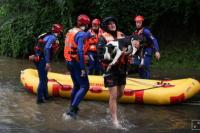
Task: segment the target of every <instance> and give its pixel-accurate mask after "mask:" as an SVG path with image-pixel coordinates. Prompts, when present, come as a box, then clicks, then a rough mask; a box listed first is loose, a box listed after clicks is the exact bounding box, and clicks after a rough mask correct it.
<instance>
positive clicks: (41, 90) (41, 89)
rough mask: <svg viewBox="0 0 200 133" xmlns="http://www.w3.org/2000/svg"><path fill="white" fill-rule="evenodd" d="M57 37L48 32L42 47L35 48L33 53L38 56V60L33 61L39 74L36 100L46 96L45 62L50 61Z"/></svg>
mask: <svg viewBox="0 0 200 133" xmlns="http://www.w3.org/2000/svg"><path fill="white" fill-rule="evenodd" d="M56 41H57V37H56V36H55V35H54V34H48V35H46V36H45V37H44V38H43V47H42V49H36V50H35V55H36V56H38V57H39V60H38V61H37V62H35V65H36V68H37V71H38V76H39V85H38V89H37V101H42V100H44V99H45V98H47V97H48V88H47V82H48V78H47V73H48V72H47V70H46V63H49V62H50V59H51V56H52V54H53V53H52V51H53V47H54V45H55V44H56Z"/></svg>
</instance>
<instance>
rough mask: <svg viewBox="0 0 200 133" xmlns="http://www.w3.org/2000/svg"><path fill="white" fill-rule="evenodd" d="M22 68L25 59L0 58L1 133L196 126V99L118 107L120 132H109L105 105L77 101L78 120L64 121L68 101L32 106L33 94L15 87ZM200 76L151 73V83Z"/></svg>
mask: <svg viewBox="0 0 200 133" xmlns="http://www.w3.org/2000/svg"><path fill="white" fill-rule="evenodd" d="M52 65H53V71H54V72H60V73H65V72H66V71H67V70H66V67H65V64H64V63H60V62H59V63H56V62H54V63H53V64H52ZM26 68H35V67H34V65H33V64H32V63H30V62H28V61H27V60H18V59H12V58H5V57H0V133H7V132H17V133H18V132H20V133H43V132H46V133H55V132H58V133H59V132H61V133H62V132H63V133H64V132H90V133H93V132H105V133H106V132H109V133H110V132H171V131H172V132H176V131H178V132H181V131H184V132H192V131H198V130H192V126H195V124H197V123H195V122H194V120H200V113H199V112H200V94H197V95H196V96H195V97H193V98H192V99H190V100H189V101H187V102H185V103H182V104H177V105H168V106H153V105H137V104H119V106H118V115H119V120H120V123H121V124H122V126H123V129H115V128H113V127H112V125H111V121H110V119H111V118H110V115H109V114H108V113H107V110H108V103H107V102H96V101H82V103H81V105H80V108H81V111H80V114H79V117H78V119H77V120H63V118H62V114H63V113H64V112H65V110H66V109H67V106H68V105H69V101H70V100H69V99H65V98H59V97H58V98H53V99H52V100H50V101H48V102H47V103H45V104H42V105H37V104H36V102H35V101H36V97H35V95H32V94H30V93H28V92H27V91H26V90H25V89H23V86H22V85H21V83H20V79H19V77H20V71H21V70H24V69H26ZM175 72H176V73H175ZM199 75H200V72H198V71H195V70H156V69H152V77H153V78H155V79H161V78H162V79H164V78H170V79H178V78H185V77H192V78H197V79H200V77H199ZM132 76H135V77H137V75H135V74H134V75H132ZM199 127H200V126H199ZM196 128H198V125H197V126H196ZM199 131H200V130H199Z"/></svg>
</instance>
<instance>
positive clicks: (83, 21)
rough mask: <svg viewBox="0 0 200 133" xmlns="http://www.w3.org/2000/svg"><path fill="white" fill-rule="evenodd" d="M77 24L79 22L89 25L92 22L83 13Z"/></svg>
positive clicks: (79, 23) (79, 24) (80, 24)
mask: <svg viewBox="0 0 200 133" xmlns="http://www.w3.org/2000/svg"><path fill="white" fill-rule="evenodd" d="M77 24H78V26H82V25H89V24H90V18H89V17H88V16H87V15H85V14H81V15H79V16H78V18H77Z"/></svg>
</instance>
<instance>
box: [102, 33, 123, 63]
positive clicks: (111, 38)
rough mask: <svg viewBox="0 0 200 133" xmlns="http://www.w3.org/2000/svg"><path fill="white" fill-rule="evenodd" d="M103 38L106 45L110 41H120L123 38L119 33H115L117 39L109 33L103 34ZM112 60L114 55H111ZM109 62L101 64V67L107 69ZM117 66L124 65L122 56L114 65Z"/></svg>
mask: <svg viewBox="0 0 200 133" xmlns="http://www.w3.org/2000/svg"><path fill="white" fill-rule="evenodd" d="M102 36H103V38H104V39H105V41H106V43H107V44H108V43H109V42H110V41H113V40H116V39H122V38H124V34H123V33H122V32H120V31H117V37H116V38H114V37H113V36H112V35H111V34H110V33H108V32H104V33H103V34H102ZM111 56H112V58H114V56H115V55H111ZM108 63H109V62H103V66H104V67H107V66H108ZM116 64H117V65H121V64H125V56H124V55H123V54H122V56H121V57H120V58H119V61H118V62H117V63H116Z"/></svg>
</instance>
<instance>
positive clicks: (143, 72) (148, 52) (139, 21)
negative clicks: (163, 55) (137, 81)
mask: <svg viewBox="0 0 200 133" xmlns="http://www.w3.org/2000/svg"><path fill="white" fill-rule="evenodd" d="M134 21H135V25H136V31H135V32H134V33H133V34H134V35H138V36H140V38H141V39H142V41H143V42H144V43H143V45H144V46H143V48H144V51H143V53H144V55H143V56H144V63H143V66H142V67H139V76H140V78H143V79H149V78H150V64H151V60H152V54H153V53H154V52H155V57H156V59H157V60H159V59H160V52H159V51H160V50H159V46H158V41H157V39H156V38H155V37H154V36H153V35H152V33H151V31H150V30H149V29H148V28H146V27H144V25H143V23H144V17H143V16H141V15H138V16H136V17H135V18H134ZM134 60H135V61H136V60H138V58H135V59H134Z"/></svg>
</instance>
